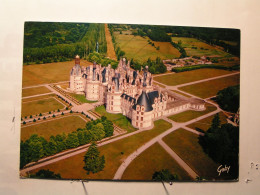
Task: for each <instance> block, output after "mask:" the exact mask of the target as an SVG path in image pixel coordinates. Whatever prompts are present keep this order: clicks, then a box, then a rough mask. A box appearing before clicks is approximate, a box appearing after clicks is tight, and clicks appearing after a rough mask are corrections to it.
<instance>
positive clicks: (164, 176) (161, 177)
mask: <svg viewBox="0 0 260 195" xmlns="http://www.w3.org/2000/svg"><path fill="white" fill-rule="evenodd" d="M152 179H153V180H154V181H174V180H179V178H178V175H177V174H174V175H173V174H172V173H171V172H170V171H169V170H168V169H162V170H161V171H156V172H154V174H153V177H152Z"/></svg>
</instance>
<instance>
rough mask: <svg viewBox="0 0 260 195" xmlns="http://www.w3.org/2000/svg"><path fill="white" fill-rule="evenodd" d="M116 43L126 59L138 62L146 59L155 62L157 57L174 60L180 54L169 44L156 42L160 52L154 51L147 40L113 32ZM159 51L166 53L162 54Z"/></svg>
mask: <svg viewBox="0 0 260 195" xmlns="http://www.w3.org/2000/svg"><path fill="white" fill-rule="evenodd" d="M114 35H115V38H116V43H117V45H118V46H119V47H120V48H121V50H122V51H124V52H125V56H126V57H127V58H128V59H131V58H133V59H135V60H137V61H140V62H145V61H147V59H148V58H151V59H152V60H155V59H156V58H157V57H160V58H161V59H168V58H175V57H179V56H180V53H179V52H178V50H177V49H175V48H174V47H173V46H171V45H170V43H168V44H167V43H166V44H165V43H161V42H158V43H157V45H158V46H159V45H160V50H156V48H155V47H153V46H152V45H150V44H149V43H148V38H143V37H141V36H134V35H130V34H128V33H127V35H126V34H124V33H123V34H120V33H119V32H114ZM161 47H162V48H161ZM167 48H168V50H167ZM161 49H162V50H163V51H164V52H165V51H166V50H167V52H166V53H163V52H162V51H161Z"/></svg>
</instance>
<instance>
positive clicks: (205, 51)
mask: <svg viewBox="0 0 260 195" xmlns="http://www.w3.org/2000/svg"><path fill="white" fill-rule="evenodd" d="M172 41H173V42H176V43H178V41H181V46H182V47H183V48H184V49H185V51H186V53H187V55H188V56H204V55H205V56H219V57H226V56H232V55H231V54H229V53H226V52H225V51H223V50H222V49H220V48H217V47H215V46H212V45H209V44H207V43H204V42H202V41H200V40H198V39H196V38H188V37H172Z"/></svg>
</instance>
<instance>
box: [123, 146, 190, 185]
mask: <svg viewBox="0 0 260 195" xmlns="http://www.w3.org/2000/svg"><path fill="white" fill-rule="evenodd" d="M162 169H169V171H170V172H171V173H172V174H177V175H178V178H179V180H181V181H184V180H186V181H187V180H192V179H191V178H190V177H189V175H188V173H186V171H185V170H183V168H182V167H180V165H179V164H178V163H177V162H176V161H175V160H174V159H173V158H172V157H171V156H170V155H169V154H168V153H167V152H166V151H165V150H164V149H163V148H162V147H161V146H160V145H159V144H158V143H155V144H154V145H152V146H151V147H150V148H148V149H147V150H145V151H144V152H143V153H142V154H141V155H139V156H138V157H137V158H135V159H134V160H133V161H132V162H131V164H130V165H129V166H128V167H127V169H126V170H125V172H124V174H123V176H122V180H129V179H132V180H133V179H134V180H151V179H152V176H153V174H154V172H155V171H160V170H162Z"/></svg>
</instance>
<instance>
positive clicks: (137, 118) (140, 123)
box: [132, 110, 153, 129]
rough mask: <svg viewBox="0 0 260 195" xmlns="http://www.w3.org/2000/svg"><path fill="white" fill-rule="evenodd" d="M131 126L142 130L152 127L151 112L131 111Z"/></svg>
mask: <svg viewBox="0 0 260 195" xmlns="http://www.w3.org/2000/svg"><path fill="white" fill-rule="evenodd" d="M132 125H133V126H134V127H135V128H139V129H144V128H149V127H152V126H153V111H150V112H141V111H136V110H133V112H132Z"/></svg>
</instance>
